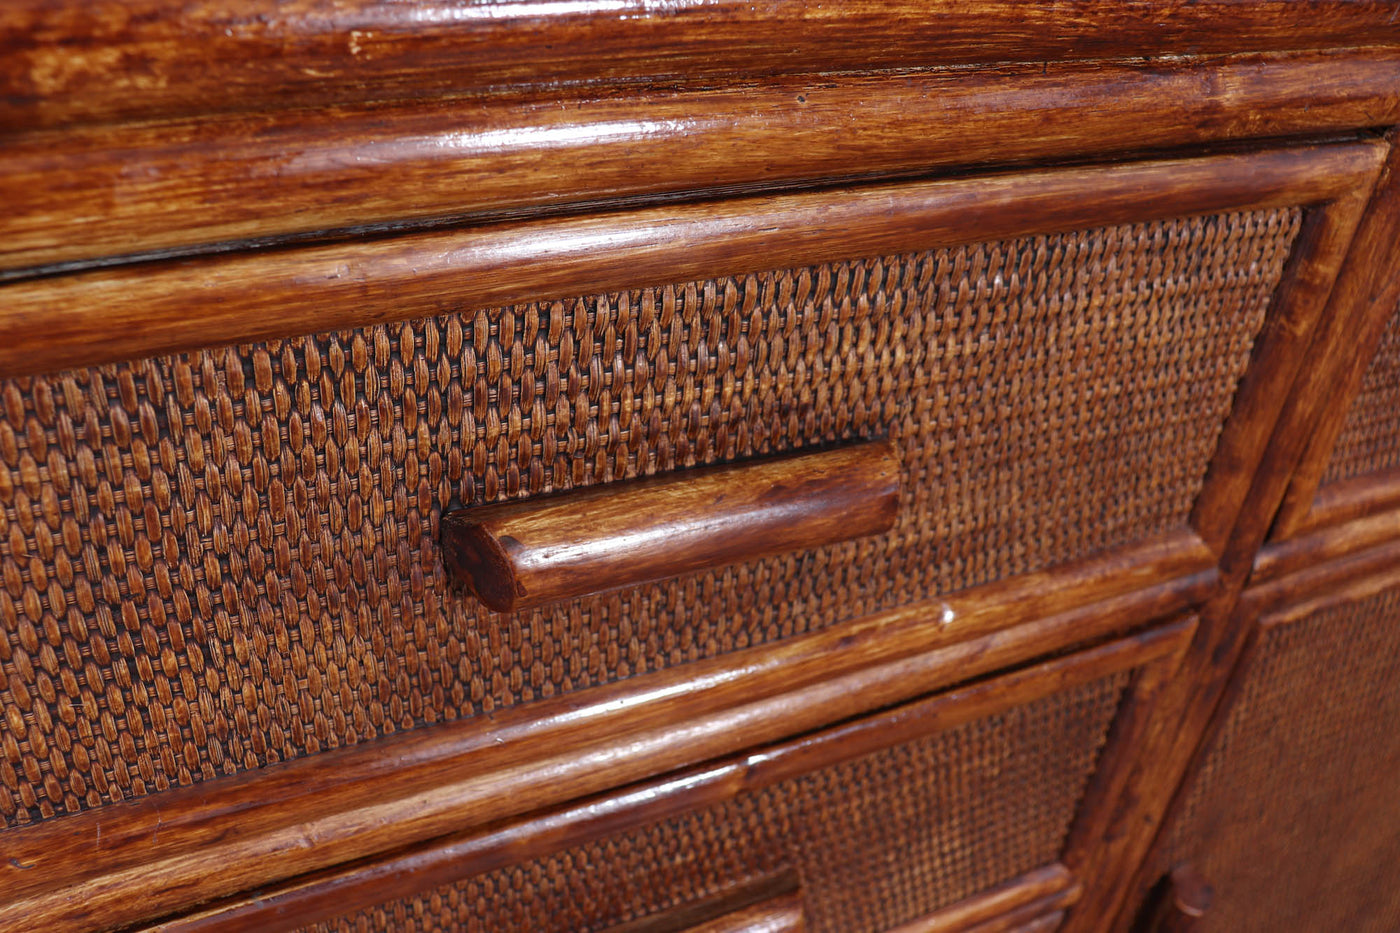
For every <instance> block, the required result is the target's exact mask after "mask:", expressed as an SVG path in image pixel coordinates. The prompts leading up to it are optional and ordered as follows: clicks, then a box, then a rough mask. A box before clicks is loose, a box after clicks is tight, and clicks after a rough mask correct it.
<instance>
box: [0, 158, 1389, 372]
mask: <svg viewBox="0 0 1400 933" xmlns="http://www.w3.org/2000/svg"><path fill="white" fill-rule="evenodd" d="M1384 151H1385V147H1384V145H1383V144H1381V143H1378V142H1375V141H1371V140H1361V141H1355V142H1343V143H1334V144H1322V145H1310V146H1300V147H1292V148H1281V149H1271V150H1267V151H1262V152H1256V153H1244V154H1226V155H1213V156H1204V157H1198V158H1183V159H1168V160H1149V161H1144V162H1135V163H1128V164H1121V165H1100V166H1088V167H1077V168H1061V169H1042V170H1034V171H1030V170H1028V171H1023V172H1016V173H1010V174H996V175H988V176H976V177H969V178H956V179H943V180H936V181H921V182H909V183H905V184H898V185H871V186H862V187H852V188H847V189H837V190H828V191H818V192H807V193H802V194H787V195H772V196H763V197H751V198H737V199H732V200H727V201H721V202H716V203H706V204H687V205H676V206H671V207H664V208H649V209H646V210H640V211H628V212H621V213H614V214H599V215H595V216H588V217H569V218H556V219H551V220H538V221H532V222H528V223H522V224H499V225H495V226H488V227H482V228H477V229H468V230H453V231H447V232H434V233H421V234H415V235H411V236H403V237H398V238H393V239H388V240H383V241H376V242H371V243H348V244H340V245H330V246H317V247H305V248H301V249H295V250H287V251H283V252H277V253H267V254H252V255H240V256H227V257H212V258H206V259H202V260H186V261H180V262H171V263H164V264H156V265H151V266H140V267H129V268H121V269H113V270H102V271H97V272H89V273H85V274H81V275H72V276H66V277H63V278H57V279H46V280H38V281H32V282H18V283H13V284H10V285H7V286H4V287H3V288H0V375H17V374H22V373H32V372H41V371H46V370H53V369H62V368H67V367H70V366H76V365H81V364H91V363H96V362H100V361H108V360H117V359H129V358H133V357H138V358H139V357H143V356H146V355H150V354H156V353H164V352H168V351H172V350H178V349H183V348H190V347H197V346H210V345H219V344H225V343H230V342H237V341H249V340H257V339H265V338H273V337H285V336H289V335H294V334H304V333H314V332H320V331H326V330H332V329H336V328H343V327H351V326H358V325H365V324H369V323H373V322H380V321H387V320H398V319H404V318H416V317H422V316H425V315H431V314H439V313H442V312H443V311H445V310H447V309H449V308H493V307H497V306H500V305H505V304H513V303H517V302H524V301H538V300H553V299H558V298H561V297H567V296H572V295H577V294H588V293H592V292H598V291H608V290H612V289H630V288H637V287H640V286H643V285H647V284H660V283H666V282H684V281H689V280H694V279H700V278H705V277H710V276H715V275H726V274H739V273H744V272H755V271H761V270H765V269H774V268H785V267H790V266H793V265H808V264H811V263H818V262H824V261H830V260H838V259H850V258H856V257H863V256H877V255H883V254H890V253H898V252H903V251H909V250H917V249H928V248H933V247H938V246H946V245H955V244H959V243H966V242H982V241H986V240H994V239H999V238H1004V237H1011V236H1019V235H1025V234H1031V233H1040V232H1052V231H1059V230H1073V229H1081V228H1084V227H1096V226H1102V225H1106V224H1117V223H1129V222H1134V221H1141V220H1144V219H1152V218H1158V217H1180V216H1190V215H1193V214H1201V213H1212V212H1218V211H1224V210H1243V209H1254V208H1269V207H1281V206H1293V205H1312V204H1330V205H1336V204H1340V203H1343V202H1344V201H1347V202H1348V203H1349V201H1348V199H1349V198H1350V196H1351V195H1352V194H1353V193H1354V192H1355V191H1356V190H1357V189H1358V188H1366V189H1369V184H1370V180H1371V179H1372V178H1373V176H1374V174H1375V171H1376V168H1377V165H1378V164H1379V161H1380V159H1381V158H1382V157H1383V155H1384ZM1314 213H1316V214H1319V215H1321V216H1323V217H1324V218H1332V219H1333V220H1335V219H1336V218H1337V217H1338V216H1339V214H1340V211H1339V209H1337V208H1336V207H1335V206H1329V207H1326V208H1323V209H1322V210H1320V211H1317V212H1314ZM1329 223H1331V221H1329ZM1324 226H1326V224H1324ZM1329 229H1330V227H1329ZM1329 242H1330V241H1329ZM1295 265H1297V264H1295ZM1328 281H1329V283H1330V277H1329V279H1328ZM93 334H101V335H102V336H103V339H101V340H94V339H93ZM1256 368H1257V367H1256Z"/></svg>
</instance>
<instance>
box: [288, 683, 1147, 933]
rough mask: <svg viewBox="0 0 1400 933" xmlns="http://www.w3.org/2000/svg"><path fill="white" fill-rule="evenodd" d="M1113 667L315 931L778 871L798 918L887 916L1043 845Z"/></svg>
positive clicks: (1003, 875) (575, 927) (1089, 740)
mask: <svg viewBox="0 0 1400 933" xmlns="http://www.w3.org/2000/svg"><path fill="white" fill-rule="evenodd" d="M1127 679H1128V675H1127V674H1118V675H1115V676H1113V677H1109V678H1105V679H1103V680H1099V681H1096V682H1094V683H1090V684H1087V685H1085V686H1082V687H1077V688H1074V689H1072V690H1067V691H1064V692H1062V693H1058V694H1053V695H1051V696H1048V697H1046V698H1044V699H1041V700H1038V701H1036V702H1034V703H1031V704H1028V705H1026V706H1023V707H1019V708H1016V709H1013V710H1010V711H1008V712H1005V713H1001V714H998V715H996V716H991V717H987V718H984V719H980V720H976V721H973V722H971V723H968V724H967V725H964V726H961V727H959V728H956V729H952V730H949V731H948V732H944V733H941V734H938V735H934V736H932V737H930V738H926V739H922V740H920V741H917V742H912V743H909V744H907V745H902V746H897V747H895V748H891V749H887V750H885V751H882V752H878V753H876V754H873V755H869V756H867V757H864V758H859V759H856V760H854V761H851V762H847V763H845V764H841V765H836V766H832V767H828V768H826V769H823V770H820V771H817V772H815V773H813V774H810V775H807V776H805V777H801V778H796V779H793V780H790V781H786V782H784V783H782V784H778V785H775V786H773V787H769V788H765V789H764V790H762V791H759V792H757V793H753V794H746V795H743V796H741V797H739V798H737V799H735V800H733V801H731V802H729V803H727V804H724V805H721V806H714V807H709V808H707V809H703V810H699V811H696V812H693V813H689V814H686V815H684V816H681V817H677V818H674V819H668V820H664V821H660V822H657V823H654V824H652V825H649V826H646V827H643V828H641V829H638V830H634V831H632V832H627V833H623V834H620V835H618V836H615V837H610V838H607V839H603V840H601V841H599V842H596V843H590V844H587V845H582V846H577V847H575V848H571V849H567V850H565V851H563V852H560V853H558V854H556V855H554V856H552V857H549V858H543V859H537V860H533V861H530V862H526V863H524V864H522V865H519V866H516V867H514V868H510V869H506V870H501V871H496V872H492V873H490V874H487V875H482V876H480V877H477V878H472V879H469V880H465V881H462V882H459V883H456V884H452V885H444V886H443V887H441V888H438V889H437V890H434V891H428V892H424V893H423V894H422V895H421V896H419V897H416V898H411V899H406V900H402V901H398V902H395V903H392V904H385V905H381V906H379V907H376V908H372V909H369V910H364V911H360V912H358V913H356V914H354V915H353V916H348V917H344V918H341V919H340V920H336V921H331V922H328V923H323V924H318V925H317V926H315V927H313V928H312V929H313V930H316V931H320V933H330V931H340V933H349V931H360V933H369V931H375V933H379V931H384V933H387V931H404V933H411V931H429V930H434V931H436V930H444V931H446V930H462V931H473V933H474V931H481V933H488V931H489V933H516V931H519V933H574V931H577V933H587V931H593V930H603V929H606V928H607V927H609V926H612V925H615V924H618V923H621V922H625V921H628V920H632V919H635V918H638V917H644V916H647V915H649V914H653V913H658V912H662V911H665V910H668V909H672V908H676V907H680V906H682V905H685V904H688V903H691V902H694V901H698V900H702V899H704V898H706V897H708V896H712V895H714V894H715V893H717V892H719V891H722V890H724V889H725V888H727V887H730V886H733V885H735V884H737V883H741V882H743V881H746V880H749V879H752V878H756V877H761V876H763V875H768V874H772V873H775V872H777V871H780V870H783V869H786V868H795V870H796V872H797V876H798V879H799V882H800V885H801V889H802V892H803V900H804V902H805V905H806V912H807V919H808V929H809V930H811V931H812V933H863V931H871V933H874V931H878V930H884V929H888V928H889V927H891V926H894V925H896V924H899V923H903V922H906V921H909V920H912V919H915V918H917V917H920V916H922V915H924V914H927V913H929V912H931V911H933V910H936V909H938V908H939V907H943V906H946V905H948V904H950V903H953V902H955V901H958V900H961V899H962V898H964V897H967V896H969V895H971V894H975V893H977V892H979V891H982V890H985V889H987V888H989V887H991V886H993V885H996V884H998V883H1000V882H1004V881H1008V880H1010V879H1011V878H1014V877H1015V876H1017V875H1020V874H1022V873H1024V872H1026V871H1029V870H1031V869H1034V868H1039V867H1041V866H1043V865H1046V864H1048V863H1050V862H1053V861H1055V860H1056V858H1057V857H1058V856H1059V852H1060V846H1061V844H1062V843H1063V840H1064V837H1065V833H1066V832H1067V831H1068V828H1069V823H1070V820H1071V818H1072V817H1073V815H1074V811H1075V807H1076V805H1077V804H1078V802H1079V799H1080V797H1081V795H1082V793H1083V790H1084V786H1085V784H1086V783H1087V781H1088V778H1089V774H1090V772H1091V770H1092V769H1093V767H1094V763H1095V762H1096V760H1097V759H1098V755H1099V751H1100V749H1101V748H1102V745H1103V742H1104V739H1105V737H1106V735H1107V732H1108V726H1109V723H1110V721H1111V720H1112V718H1113V713H1114V711H1115V710H1116V709H1117V704H1118V700H1119V697H1120V696H1121V695H1122V691H1123V687H1124V686H1125V685H1126V683H1127Z"/></svg>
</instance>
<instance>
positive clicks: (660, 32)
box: [0, 0, 1397, 129]
mask: <svg viewBox="0 0 1400 933" xmlns="http://www.w3.org/2000/svg"><path fill="white" fill-rule="evenodd" d="M1393 14H1394V9H1393V5H1392V4H1391V3H1389V2H1385V0H1310V2H1306V3H1302V2H1297V0H1254V2H1251V3H1246V4H1242V3H1238V2H1233V0H1196V2H1192V3H1178V2H1171V0H1149V2H1136V3H1128V2H1106V0H885V2H882V3H880V4H878V5H877V6H871V5H869V4H864V3H858V2H854V0H836V2H818V0H670V2H667V3H649V2H645V0H583V2H570V3H547V2H533V3H519V2H515V3H512V2H505V0H494V2H483V3H473V4H462V3H456V2H450V0H430V2H418V3H413V4H410V5H405V4H402V3H396V2H391V0H303V2H298V3H294V4H287V3H280V2H277V0H250V2H245V3H242V4H239V6H238V8H237V10H236V11H234V10H233V9H230V8H229V7H228V6H227V5H224V4H215V3H200V4H189V3H184V2H179V0H120V2H119V0H103V2H97V0H60V2H52V0H10V2H9V3H7V4H6V10H5V16H6V21H5V28H4V30H3V31H0V89H3V93H0V128H10V129H14V128H20V127H32V126H52V125H62V124H68V123H73V122H81V121H111V120H117V119H124V118H125V119H130V118H142V119H148V118H151V117H155V116H161V115H171V114H189V113H202V112H208V111H225V110H238V109H246V110H254V111H256V110H265V109H269V108H279V107H309V106H321V105H326V104H343V103H350V102H356V101H362V100H366V99H377V100H385V99H394V98H405V97H419V96H430V95H439V94H446V93H470V92H479V91H482V90H488V89H493V88H499V87H501V86H510V85H531V84H533V85H539V86H557V85H558V84H560V83H561V82H588V83H594V84H598V83H609V84H616V83H619V82H637V81H644V80H647V79H666V80H674V79H677V78H688V79H693V80H713V79H715V78H727V77H730V76H732V75H735V74H743V75H749V76H756V75H763V74H780V73H794V72H798V73H800V72H810V71H816V70H820V71H827V72H835V71H851V70H859V69H890V68H911V67H927V66H930V65H948V64H966V63H975V62H996V61H1033V62H1037V63H1039V62H1045V61H1054V60H1058V59H1065V58H1074V59H1107V58H1114V57H1123V58H1130V57H1132V58H1136V57H1143V56H1153V55H1176V54H1192V53H1195V54H1203V53H1204V54H1209V53H1221V52H1255V51H1260V52H1262V51H1271V50H1281V49H1316V48H1336V47H1355V46H1359V45H1367V44H1377V43H1391V42H1394V41H1396V38H1397V35H1396V28H1395V24H1394V15H1393ZM132 63H139V67H133V64H132Z"/></svg>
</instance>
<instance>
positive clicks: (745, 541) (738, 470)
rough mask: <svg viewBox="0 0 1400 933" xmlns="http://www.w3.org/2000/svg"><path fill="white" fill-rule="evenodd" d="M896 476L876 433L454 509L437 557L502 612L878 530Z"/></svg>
mask: <svg viewBox="0 0 1400 933" xmlns="http://www.w3.org/2000/svg"><path fill="white" fill-rule="evenodd" d="M899 475H900V474H899V459H898V457H897V456H896V454H895V451H894V448H893V447H891V446H890V444H889V443H888V442H887V441H874V442H871V443H868V444H860V445H856V446H853V447H843V448H838V449H835V450H826V451H818V452H815V453H804V454H798V455H794V456H788V457H779V458H776V459H771V460H761V461H757V462H749V463H739V464H727V465H723V466H714V467H705V468H701V469H696V470H687V471H683V472H680V473H670V474H666V475H662V476H656V477H649V478H646V479H640V480H634V481H631V482H626V483H620V484H613V485H607V486H597V487H591V488H588V489H581V490H575V491H572V492H568V493H563V494H560V495H556V496H548V497H544V498H539V499H531V500H527V501H524V502H505V503H500V504H496V505H488V506H480V507H477V508H471V509H461V510H459V511H456V512H451V513H449V514H447V515H444V516H443V519H442V548H443V562H444V564H445V565H446V566H447V568H448V569H449V571H451V572H452V573H454V574H455V575H456V576H457V577H458V579H460V580H462V581H463V582H465V583H466V584H467V585H468V586H469V587H470V588H471V590H472V592H473V593H475V594H476V595H477V597H478V598H479V599H480V600H481V601H482V602H484V603H486V605H488V606H490V607H491V608H492V609H495V610H496V611H498V612H511V611H515V610H519V609H524V608H527V607H532V606H539V605H543V604H545V603H550V602H555V601H557V600H560V599H565V598H568V597H570V596H580V595H583V594H585V593H600V592H604V591H607V590H611V589H617V588H620V587H624V586H635V585H638V584H641V583H648V582H650V581H653V580H660V579H663V578H665V577H672V576H677V575H679V574H683V573H689V572H692V571H696V570H701V569H705V568H710V567H721V566H725V565H727V564H733V563H737V562H739V561H742V560H749V559H752V558H755V557H764V556H767V555H770V554H782V553H785V552H787V551H799V550H806V549H809V548H814V547H820V546H821V545H824V544H834V543H836V542H838V541H847V540H850V539H851V538H860V537H864V536H866V535H873V534H879V533H881V532H884V531H888V530H889V528H890V526H891V525H893V524H894V519H895V515H896V513H897V511H898V507H899Z"/></svg>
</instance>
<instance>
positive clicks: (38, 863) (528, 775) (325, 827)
mask: <svg viewBox="0 0 1400 933" xmlns="http://www.w3.org/2000/svg"><path fill="white" fill-rule="evenodd" d="M1203 552H1204V548H1202V547H1201V545H1200V542H1199V541H1196V540H1194V539H1193V538H1192V537H1191V536H1190V535H1186V534H1182V535H1178V536H1175V537H1173V538H1170V539H1164V540H1161V541H1157V542H1153V543H1150V544H1148V545H1144V546H1142V547H1138V548H1132V549H1125V550H1124V551H1121V552H1119V553H1118V554H1116V555H1113V556H1112V557H1110V558H1106V559H1099V560H1097V561H1086V562H1083V563H1082V564H1080V565H1078V566H1077V567H1073V568H1068V571H1067V572H1066V571H1061V572H1060V573H1059V574H1058V575H1057V574H1056V573H1055V572H1049V571H1047V572H1043V573H1039V574H1030V575H1027V576H1026V577H1022V578H1018V579H1017V580H1014V581H1007V583H1006V584H1004V585H995V586H991V587H986V588H982V589H981V590H980V591H968V592H967V593H965V594H959V595H954V596H950V597H946V598H943V599H939V600H935V601H932V602H930V603H926V604H922V605H919V606H915V607H911V608H909V609H904V610H899V611H895V612H890V613H883V614H880V615H878V616H874V617H870V618H867V619H864V620H860V621H858V622H854V623H851V624H847V625H842V626H838V627H834V628H832V629H830V630H827V631H824V632H820V633H816V634H814V635H809V636H803V637H801V638H795V639H791V640H789V641H787V642H784V643H782V644H779V645H776V646H771V647H765V648H761V649H750V650H748V651H745V652H736V653H734V654H731V655H727V656H724V657H720V658H716V659H712V660H709V661H701V662H697V663H695V664H690V665H686V666H684V667H683V668H678V669H675V670H667V671H660V672H657V673H656V674H649V675H644V676H640V677H636V678H633V679H631V680H628V681H624V682H621V683H618V684H614V685H610V686H606V687H599V688H594V689H592V690H589V691H581V692H580V693H577V694H572V695H568V696H563V697H558V698H554V699H550V700H544V701H540V702H537V703H533V704H528V705H526V706H522V707H517V708H513V709H509V710H504V711H502V712H500V713H497V714H494V715H493V716H487V717H479V718H477V719H473V720H469V721H465V722H457V723H446V724H442V725H440V726H435V727H427V728H423V729H419V730H414V731H411V732H408V733H404V734H401V735H399V736H394V737H390V738H388V739H385V740H381V741H379V742H375V743H372V744H367V745H362V746H358V747H354V748H350V749H344V750H339V751H332V752H327V753H323V754H321V755H318V756H316V757H315V758H314V759H301V760H298V761H293V762H289V763H286V764H283V765H275V766H271V767H268V768H265V769H262V770H260V771H258V772H255V773H249V774H244V775H238V776H235V777H232V778H227V779H218V780H214V781H209V782H205V783H203V784H199V785H194V786H191V787H188V788H182V789H179V790H175V791H170V792H167V793H163V794H161V795H160V796H159V797H158V798H147V799H143V800H138V801H131V802H128V803H121V804H115V805H112V806H108V807H104V808H102V809H101V810H100V811H92V812H87V813H81V814H76V815H74V816H71V817H65V818H59V819H55V820H50V821H46V822H44V823H41V824H38V825H35V826H32V827H24V828H18V829H14V830H10V831H7V832H5V833H0V841H3V842H4V844H5V847H6V849H5V851H6V852H7V853H8V855H9V856H10V860H9V861H6V862H0V891H3V892H4V895H5V896H6V897H7V900H8V903H5V904H3V905H0V929H10V928H14V926H15V925H16V924H19V925H20V926H21V927H24V926H32V924H34V923H35V922H42V923H43V924H44V925H46V927H48V928H52V929H80V928H83V927H85V926H90V925H91V918H93V917H96V916H101V917H104V918H109V919H110V918H117V919H110V922H112V923H118V922H120V923H129V922H132V921H134V920H137V919H140V918H142V917H146V916H151V915H154V914H163V913H169V912H172V911H176V910H179V909H181V908H183V907H186V906H188V905H190V904H193V903H198V902H200V901H203V900H207V899H209V898H211V897H217V896H221V895H224V894H227V893H228V892H230V891H234V890H241V889H247V888H252V887H256V886H258V885H261V884H266V883H268V882H270V881H272V880H274V879H277V878H280V877H286V876H289V875H294V874H300V873H303V872H306V871H314V870H316V869H319V868H322V867H324V866H326V865H328V864H331V863H334V862H341V861H346V860H349V859H355V858H361V857H367V856H370V855H374V854H376V853H382V852H386V851H390V850H392V849H394V848H397V847H401V846H404V845H408V844H412V843H414V842H416V841H419V840H422V839H427V838H431V837H433V836H437V835H440V834H441V833H442V832H444V831H445V830H446V829H447V828H449V827H470V826H479V825H484V824H486V823H488V822H491V821H496V820H500V819H503V818H506V817H509V816H512V815H515V814H522V813H526V812H529V811H532V810H537V809H541V808H544V807H549V806H553V805H555V804H557V803H559V802H561V801H563V800H566V799H571V798H576V797H581V796H586V795H588V794H594V793H599V792H602V791H604V790H606V789H608V788H610V787H617V786H620V785H622V784H626V783H628V782H630V781H635V780H639V779H642V778H643V777H645V776H646V775H648V774H655V773H660V772H665V771H669V770H673V769H676V768H682V767H685V766H687V765H692V764H695V763H697V762H699V761H703V760H705V759H708V758H713V757H716V756H719V755H724V754H732V753H733V752H734V751H735V750H736V749H737V748H740V747H743V746H745V745H751V744H754V743H762V742H769V741H775V740H777V739H780V738H782V737H783V736H786V735H792V734H795V733H799V732H802V731H805V730H808V729H814V728H818V727H820V726H821V725H822V724H824V723H828V722H831V721H834V720H839V719H843V718H847V717H850V716H852V715H858V714H860V713H862V712H864V711H867V710H870V709H873V708H879V707H881V706H886V705H890V704H894V703H899V702H903V701H905V700H908V699H909V698H911V697H912V696H915V695H918V694H920V693H924V692H927V691H929V690H933V689H938V688H939V687H942V686H946V685H949V684H952V683H955V682H957V681H960V680H965V679H967V678H969V677H976V676H982V675H985V674H987V673H990V672H992V671H995V670H998V669H1003V668H1005V667H1007V666H1010V665H1013V664H1016V663H1021V662H1024V661H1025V660H1029V659H1030V658H1033V657H1036V656H1038V655H1044V654H1046V653H1049V652H1052V651H1057V650H1063V649H1064V648H1066V647H1069V646H1071V645H1074V644H1084V643H1086V642H1091V641H1093V640H1095V639H1098V638H1103V637H1107V636H1109V635H1111V634H1113V633H1115V632H1121V631H1124V630H1125V629H1127V628H1130V627H1132V626H1135V625H1140V624H1142V623H1143V622H1144V621H1146V620H1149V619H1154V618H1162V617H1165V616H1167V615H1169V614H1171V613H1174V612H1178V611H1181V610H1182V609H1184V608H1186V607H1189V606H1191V605H1195V604H1197V603H1199V602H1200V601H1201V600H1203V599H1206V598H1208V597H1209V596H1210V595H1211V594H1213V593H1215V592H1216V591H1217V587H1218V576H1217V573H1216V571H1215V569H1214V567H1210V566H1208V565H1207V564H1205V562H1206V561H1208V560H1209V558H1208V555H1206V554H1204V553H1203ZM1134 555H1135V556H1134ZM1185 574H1190V575H1189V576H1188V575H1185ZM1154 577H1155V579H1154ZM1139 587H1146V588H1139ZM1033 620H1034V621H1033ZM311 840H315V842H314V843H313V842H311ZM332 840H334V845H332V844H330V843H331V841H332ZM77 851H81V852H82V853H83V857H82V858H81V859H79V858H77V857H76V855H75V854H74V853H75V852H77ZM211 860H212V861H216V862H218V863H219V864H220V865H221V866H224V867H223V868H222V869H221V871H220V872H219V873H210V872H208V871H206V870H205V869H206V867H207V865H208V864H210V862H211ZM133 885H134V886H136V888H139V889H140V890H141V891H142V897H141V898H139V899H134V898H132V897H131V896H130V892H131V891H132V890H133V889H135V888H133Z"/></svg>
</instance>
